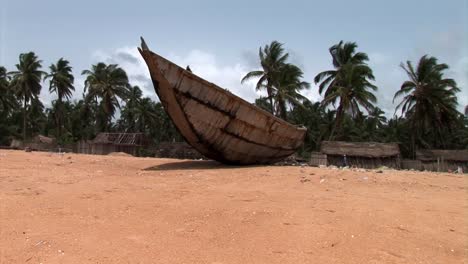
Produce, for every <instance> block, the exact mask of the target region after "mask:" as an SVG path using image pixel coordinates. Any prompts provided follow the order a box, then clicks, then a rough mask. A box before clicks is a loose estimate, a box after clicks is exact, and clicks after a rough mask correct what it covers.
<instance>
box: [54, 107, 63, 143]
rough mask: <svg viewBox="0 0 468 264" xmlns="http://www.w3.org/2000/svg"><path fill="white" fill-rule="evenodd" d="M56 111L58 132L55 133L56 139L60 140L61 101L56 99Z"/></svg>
mask: <svg viewBox="0 0 468 264" xmlns="http://www.w3.org/2000/svg"><path fill="white" fill-rule="evenodd" d="M57 104H58V105H57V109H58V111H59V112H58V113H57V112H56V113H55V114H56V118H57V126H58V131H57V139H58V140H61V138H62V116H63V109H62V99H61V98H58V100H57Z"/></svg>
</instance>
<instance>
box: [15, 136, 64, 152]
mask: <svg viewBox="0 0 468 264" xmlns="http://www.w3.org/2000/svg"><path fill="white" fill-rule="evenodd" d="M10 148H12V149H28V150H29V151H31V150H36V151H37V150H38V151H51V150H55V149H56V148H57V140H56V139H55V138H53V137H47V136H44V135H37V136H35V137H33V138H32V139H30V140H28V141H26V142H24V141H22V140H19V139H13V140H12V141H11V144H10Z"/></svg>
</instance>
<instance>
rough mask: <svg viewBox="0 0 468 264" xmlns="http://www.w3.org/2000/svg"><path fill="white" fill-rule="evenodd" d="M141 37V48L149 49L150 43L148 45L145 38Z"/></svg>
mask: <svg viewBox="0 0 468 264" xmlns="http://www.w3.org/2000/svg"><path fill="white" fill-rule="evenodd" d="M140 39H141V49H142V50H149V48H148V45H146V42H145V40H144V39H143V37H140Z"/></svg>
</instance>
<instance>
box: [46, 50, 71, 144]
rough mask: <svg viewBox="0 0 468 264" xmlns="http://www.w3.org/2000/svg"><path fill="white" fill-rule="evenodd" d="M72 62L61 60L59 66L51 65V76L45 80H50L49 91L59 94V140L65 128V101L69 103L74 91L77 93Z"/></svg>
mask: <svg viewBox="0 0 468 264" xmlns="http://www.w3.org/2000/svg"><path fill="white" fill-rule="evenodd" d="M69 64H70V62H69V61H67V60H64V59H63V58H60V59H59V60H58V61H57V64H52V65H50V74H47V75H46V76H45V78H44V80H46V79H50V81H49V91H50V92H51V93H56V94H57V103H56V107H57V110H58V111H55V114H56V120H57V126H58V138H61V136H62V127H63V115H64V111H63V99H64V98H65V99H66V100H67V101H68V100H69V99H70V97H71V95H72V91H75V87H74V86H73V81H74V79H75V78H74V77H73V74H72V67H71V66H70V65H69Z"/></svg>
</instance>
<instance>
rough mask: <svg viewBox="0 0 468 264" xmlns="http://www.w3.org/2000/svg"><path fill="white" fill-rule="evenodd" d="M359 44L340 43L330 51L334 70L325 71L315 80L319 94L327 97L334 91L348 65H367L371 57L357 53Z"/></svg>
mask: <svg viewBox="0 0 468 264" xmlns="http://www.w3.org/2000/svg"><path fill="white" fill-rule="evenodd" d="M356 48H357V44H356V43H355V42H346V43H343V41H340V42H339V43H338V44H336V45H333V46H332V47H331V48H330V49H329V52H330V55H331V56H332V61H333V68H334V69H333V70H328V71H323V72H321V73H319V74H317V76H315V78H314V82H315V83H316V84H318V83H320V85H319V93H320V94H322V93H323V92H324V91H325V96H326V95H327V94H329V93H331V92H332V91H333V89H334V88H335V84H336V82H337V81H338V80H337V76H338V75H339V74H340V72H341V71H343V67H344V66H345V65H346V64H358V65H367V64H366V61H368V60H369V57H368V56H367V54H366V53H363V52H356Z"/></svg>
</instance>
